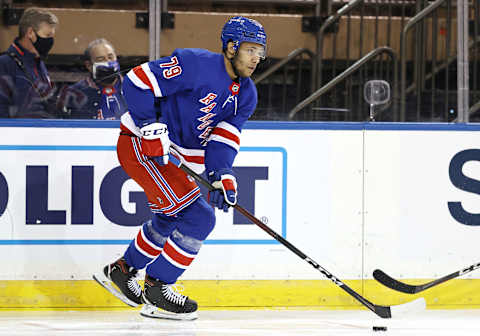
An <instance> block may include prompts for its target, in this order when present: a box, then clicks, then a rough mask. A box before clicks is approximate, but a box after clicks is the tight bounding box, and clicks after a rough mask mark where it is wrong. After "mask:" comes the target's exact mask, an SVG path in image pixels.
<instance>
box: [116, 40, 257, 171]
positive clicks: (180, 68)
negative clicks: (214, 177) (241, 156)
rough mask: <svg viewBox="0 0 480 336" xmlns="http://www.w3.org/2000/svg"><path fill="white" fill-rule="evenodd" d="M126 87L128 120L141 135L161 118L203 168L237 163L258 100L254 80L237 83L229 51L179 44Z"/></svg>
mask: <svg viewBox="0 0 480 336" xmlns="http://www.w3.org/2000/svg"><path fill="white" fill-rule="evenodd" d="M123 90H124V95H125V98H126V100H127V104H128V110H129V113H126V114H124V116H122V119H121V120H122V124H123V125H124V126H125V127H127V128H128V129H130V130H131V131H132V132H133V133H135V134H136V135H138V136H141V133H140V128H141V127H142V126H144V125H146V124H149V123H151V122H154V121H155V120H156V119H157V118H158V120H160V121H161V122H164V123H165V124H167V126H168V130H169V137H170V140H171V143H172V147H173V149H175V150H176V151H177V152H178V153H179V154H180V155H181V156H182V158H181V159H182V161H183V162H184V163H185V164H186V165H188V166H189V167H190V168H192V169H193V170H194V171H195V172H197V173H200V172H202V171H203V170H205V168H206V169H207V171H212V170H215V171H216V170H219V169H222V168H231V167H232V164H233V160H234V158H235V156H236V154H237V153H238V150H239V148H240V132H241V130H242V127H243V124H244V123H245V121H246V120H247V119H248V118H249V117H250V116H251V115H252V113H253V112H254V110H255V107H256V105H257V90H256V88H255V85H254V83H253V81H252V80H251V79H250V78H239V81H238V82H233V81H232V79H231V78H230V77H229V75H228V73H227V71H226V69H225V63H224V56H223V54H217V53H213V52H210V51H208V50H204V49H177V50H175V51H174V52H173V54H172V55H171V56H169V57H164V58H161V59H158V60H155V61H152V62H148V63H144V64H142V65H140V66H138V67H136V68H134V69H132V70H131V71H130V72H129V73H128V74H127V76H126V78H125V81H124V83H123Z"/></svg>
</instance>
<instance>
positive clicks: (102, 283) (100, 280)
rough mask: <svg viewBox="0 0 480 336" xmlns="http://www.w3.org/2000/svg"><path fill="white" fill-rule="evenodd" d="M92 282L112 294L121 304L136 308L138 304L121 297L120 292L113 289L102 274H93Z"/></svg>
mask: <svg viewBox="0 0 480 336" xmlns="http://www.w3.org/2000/svg"><path fill="white" fill-rule="evenodd" d="M93 280H95V281H96V282H98V284H99V285H100V286H102V287H103V288H105V289H106V290H107V291H109V292H110V293H111V294H113V295H114V296H115V297H116V298H117V299H120V300H121V301H122V302H123V303H126V304H127V305H129V306H130V307H138V306H139V304H138V303H136V302H133V301H132V300H130V299H129V298H127V297H126V296H125V295H123V293H122V292H120V291H119V290H117V289H116V288H115V287H113V285H112V282H111V281H110V280H109V279H108V278H107V277H106V276H105V275H104V274H103V273H102V274H101V275H100V274H94V275H93Z"/></svg>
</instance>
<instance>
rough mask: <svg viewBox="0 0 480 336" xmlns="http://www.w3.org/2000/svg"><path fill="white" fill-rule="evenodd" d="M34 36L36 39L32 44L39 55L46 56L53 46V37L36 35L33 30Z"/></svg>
mask: <svg viewBox="0 0 480 336" xmlns="http://www.w3.org/2000/svg"><path fill="white" fill-rule="evenodd" d="M35 36H36V37H37V41H36V42H35V43H33V46H34V47H35V49H37V51H38V53H39V54H40V56H41V57H43V58H45V57H47V55H48V52H49V51H50V49H52V47H53V37H41V36H38V34H37V32H35Z"/></svg>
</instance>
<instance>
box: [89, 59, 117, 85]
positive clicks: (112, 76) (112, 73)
mask: <svg viewBox="0 0 480 336" xmlns="http://www.w3.org/2000/svg"><path fill="white" fill-rule="evenodd" d="M119 70H120V64H119V63H118V61H109V62H95V63H93V65H92V76H93V79H94V80H95V81H98V82H100V83H101V84H105V85H111V84H113V83H114V82H115V80H116V79H117V77H118V71H119Z"/></svg>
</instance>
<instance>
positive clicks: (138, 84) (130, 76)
mask: <svg viewBox="0 0 480 336" xmlns="http://www.w3.org/2000/svg"><path fill="white" fill-rule="evenodd" d="M127 77H128V79H130V80H131V81H132V83H133V84H134V85H135V86H136V87H138V88H140V89H142V90H150V87H149V86H148V85H147V84H145V83H144V82H142V80H141V79H140V78H138V76H137V75H136V74H135V72H133V70H130V71H129V72H128V73H127Z"/></svg>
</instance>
